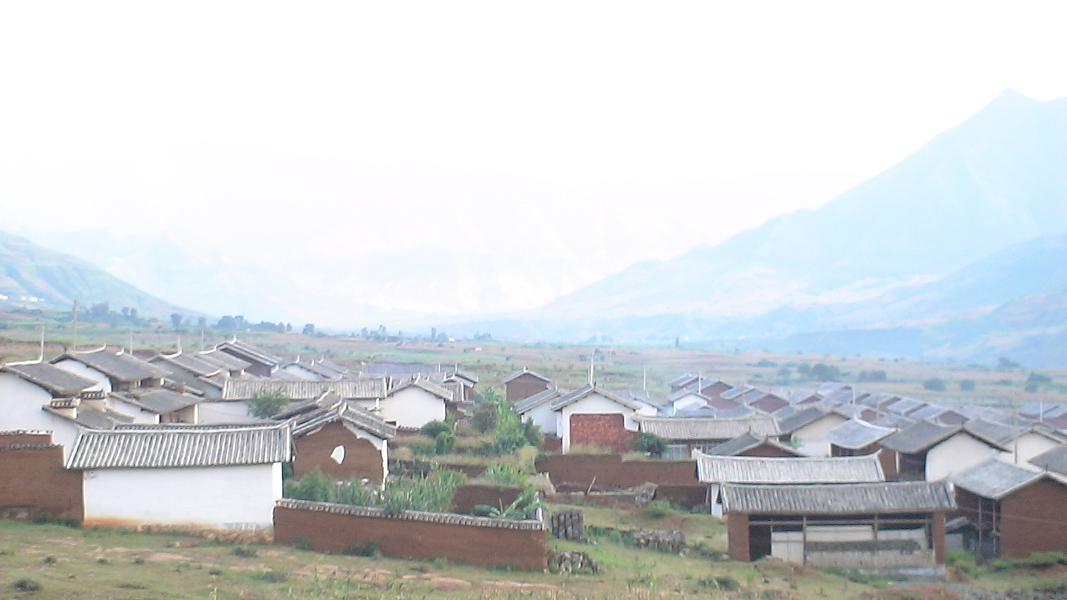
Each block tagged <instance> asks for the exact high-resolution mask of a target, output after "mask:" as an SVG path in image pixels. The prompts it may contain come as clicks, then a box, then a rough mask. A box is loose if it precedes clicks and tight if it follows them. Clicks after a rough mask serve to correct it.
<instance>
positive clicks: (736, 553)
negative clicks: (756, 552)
mask: <svg viewBox="0 0 1067 600" xmlns="http://www.w3.org/2000/svg"><path fill="white" fill-rule="evenodd" d="M748 545H749V544H748V515H743V514H739V513H731V514H729V515H727V516H726V546H727V553H728V554H729V555H730V558H731V559H733V560H740V561H743V562H748V561H750V560H752V553H751V552H750V551H749V547H748Z"/></svg>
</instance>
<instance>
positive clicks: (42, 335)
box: [37, 325, 44, 363]
mask: <svg viewBox="0 0 1067 600" xmlns="http://www.w3.org/2000/svg"><path fill="white" fill-rule="evenodd" d="M37 362H39V363H43V362H44V325H41V354H40V356H38V357H37Z"/></svg>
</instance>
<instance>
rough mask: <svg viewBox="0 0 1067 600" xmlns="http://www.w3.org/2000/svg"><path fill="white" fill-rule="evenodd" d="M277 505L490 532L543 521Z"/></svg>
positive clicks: (541, 525)
mask: <svg viewBox="0 0 1067 600" xmlns="http://www.w3.org/2000/svg"><path fill="white" fill-rule="evenodd" d="M276 505H277V506H278V507H280V508H290V509H294V510H309V511H316V512H328V513H334V514H339V515H351V516H354V517H375V518H381V519H394V520H397V521H422V522H424V523H440V524H443V525H463V526H465V527H488V528H492V529H520V530H523V531H544V530H545V522H544V520H543V519H538V520H523V521H514V520H511V519H492V518H489V517H471V516H467V515H457V514H452V513H433V512H422V511H417V510H405V511H403V512H401V513H400V514H397V515H390V514H388V513H386V511H385V509H382V508H370V507H366V506H352V505H349V504H331V503H327V502H309V501H307V500H289V499H282V500H278V501H277V503H276Z"/></svg>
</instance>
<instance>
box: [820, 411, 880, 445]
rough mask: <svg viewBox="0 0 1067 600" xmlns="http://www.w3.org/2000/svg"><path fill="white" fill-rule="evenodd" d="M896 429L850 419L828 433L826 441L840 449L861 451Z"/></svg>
mask: <svg viewBox="0 0 1067 600" xmlns="http://www.w3.org/2000/svg"><path fill="white" fill-rule="evenodd" d="M894 431H896V430H895V429H890V428H888V427H878V426H877V425H871V424H869V423H865V422H863V421H858V420H856V419H849V420H848V421H845V422H844V423H842V424H840V425H838V426H837V427H834V428H833V429H831V430H830V431H828V432H827V433H826V441H828V442H830V443H831V444H833V445H835V446H838V447H840V448H846V449H849V450H859V449H861V448H866V447H867V446H870V445H871V444H874V443H875V442H877V441H879V440H881V439H882V438H885V437H887V436H889V435H892V434H893V432H894Z"/></svg>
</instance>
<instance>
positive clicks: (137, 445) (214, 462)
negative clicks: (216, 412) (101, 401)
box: [67, 423, 291, 469]
mask: <svg viewBox="0 0 1067 600" xmlns="http://www.w3.org/2000/svg"><path fill="white" fill-rule="evenodd" d="M290 445H291V441H290V430H289V425H288V424H285V423H282V424H272V425H266V426H248V427H242V428H211V427H196V426H191V427H189V428H187V429H186V428H181V429H176V428H169V427H167V428H153V427H152V426H144V427H143V428H140V429H132V428H129V429H127V428H123V429H116V430H112V431H82V432H81V433H80V434H79V435H78V438H77V439H76V440H75V441H74V447H73V448H72V449H71V453H70V458H69V460H68V461H67V468H69V469H142V468H181V467H217V466H232V465H258V464H269V463H278V462H289V460H290V458H291V451H290Z"/></svg>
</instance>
